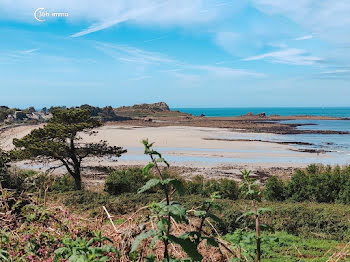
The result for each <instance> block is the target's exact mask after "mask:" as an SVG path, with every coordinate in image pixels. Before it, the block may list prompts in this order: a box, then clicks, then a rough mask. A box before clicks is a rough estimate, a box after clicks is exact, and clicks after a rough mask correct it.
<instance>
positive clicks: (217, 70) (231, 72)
mask: <svg viewBox="0 0 350 262" xmlns="http://www.w3.org/2000/svg"><path fill="white" fill-rule="evenodd" d="M189 68H192V69H196V70H203V71H206V72H207V73H210V74H214V75H215V76H218V77H233V78H235V77H258V78H260V77H266V76H267V75H266V74H263V73H256V72H252V71H248V70H244V69H235V68H230V67H223V66H212V65H190V66H189Z"/></svg>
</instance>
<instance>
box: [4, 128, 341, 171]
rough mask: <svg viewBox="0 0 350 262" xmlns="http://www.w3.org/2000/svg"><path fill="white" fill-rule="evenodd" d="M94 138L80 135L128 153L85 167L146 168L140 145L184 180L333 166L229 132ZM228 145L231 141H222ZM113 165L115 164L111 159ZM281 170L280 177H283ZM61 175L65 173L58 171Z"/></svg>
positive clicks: (146, 131) (112, 132) (103, 133)
mask: <svg viewBox="0 0 350 262" xmlns="http://www.w3.org/2000/svg"><path fill="white" fill-rule="evenodd" d="M38 127H39V126H19V127H15V128H10V129H6V130H4V131H3V132H2V133H1V134H0V144H1V146H2V147H3V148H4V149H6V150H10V149H12V148H13V145H12V140H13V138H20V137H23V136H24V135H26V134H28V133H29V132H30V131H31V130H33V129H34V128H38ZM96 131H98V133H97V134H96V135H92V136H89V135H87V134H82V135H81V136H82V138H83V141H89V142H97V141H100V140H106V141H107V142H108V143H109V144H110V145H115V146H122V147H124V148H126V149H127V150H128V152H127V153H126V154H124V155H123V156H122V157H121V158H119V159H117V160H118V161H113V159H112V160H111V159H107V158H104V159H97V158H90V159H86V161H85V162H84V163H83V164H84V166H85V167H96V166H109V167H116V166H130V165H144V164H145V163H147V162H148V158H147V157H146V156H145V155H144V154H143V145H142V143H141V141H142V140H143V139H146V138H147V139H149V141H152V142H155V145H154V147H155V149H156V150H158V151H160V152H161V153H162V154H164V156H165V157H166V158H167V159H168V161H169V162H170V164H171V165H172V166H175V167H178V168H180V169H181V170H182V173H185V174H188V175H189V174H191V175H196V174H201V175H205V176H207V177H223V176H224V177H232V178H237V176H238V175H239V172H240V170H241V169H243V168H248V169H251V170H253V171H255V172H256V173H259V172H260V173H271V170H273V172H276V170H277V171H278V170H279V172H280V173H281V172H282V173H283V172H284V171H286V172H287V173H290V172H291V171H292V170H293V169H294V168H297V167H305V166H306V165H307V164H310V163H332V161H334V162H335V163H336V161H337V159H336V158H334V156H332V155H331V154H327V153H323V154H315V153H307V152H298V151H297V148H296V147H295V146H293V145H288V144H278V143H272V142H271V143H270V142H259V141H232V140H235V139H242V138H243V140H244V138H251V137H252V136H254V135H256V134H254V133H247V132H243V133H241V132H235V131H232V129H228V128H209V127H193V126H159V127H147V126H125V125H118V124H109V125H105V126H102V127H101V128H98V129H97V130H96ZM272 136H277V135H276V134H269V133H259V137H260V138H261V137H263V138H264V140H269V139H270V138H271V137H272ZM225 139H228V140H229V141H226V140H225ZM114 160H115V159H114ZM18 165H19V166H20V167H22V168H33V169H42V168H44V169H45V168H48V167H50V166H51V165H47V166H42V165H38V164H35V163H34V164H33V163H29V162H28V161H26V162H22V163H19V164H18ZM281 170H282V171H281ZM61 171H62V172H65V170H63V169H61Z"/></svg>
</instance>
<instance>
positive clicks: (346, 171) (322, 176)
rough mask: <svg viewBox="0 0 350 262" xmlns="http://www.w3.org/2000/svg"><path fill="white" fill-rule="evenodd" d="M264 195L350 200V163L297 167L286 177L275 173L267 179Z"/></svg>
mask: <svg viewBox="0 0 350 262" xmlns="http://www.w3.org/2000/svg"><path fill="white" fill-rule="evenodd" d="M264 197H265V198H266V199H267V200H270V201H295V202H303V201H312V202H318V203H343V204H350V166H346V167H343V168H341V167H339V166H336V167H334V168H332V167H331V166H323V165H315V164H312V165H309V166H308V167H307V168H306V169H298V170H296V171H295V173H294V174H293V176H292V177H291V178H290V179H289V180H287V181H285V180H282V179H281V178H278V177H275V176H273V177H271V178H269V180H268V181H267V183H266V186H265V190H264Z"/></svg>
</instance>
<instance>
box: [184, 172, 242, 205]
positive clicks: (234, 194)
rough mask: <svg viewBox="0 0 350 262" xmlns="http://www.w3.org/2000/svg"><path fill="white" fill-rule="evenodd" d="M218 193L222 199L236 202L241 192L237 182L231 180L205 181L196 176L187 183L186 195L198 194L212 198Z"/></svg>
mask: <svg viewBox="0 0 350 262" xmlns="http://www.w3.org/2000/svg"><path fill="white" fill-rule="evenodd" d="M215 192H217V193H218V194H219V195H220V196H221V198H225V199H231V200H236V199H238V195H239V190H238V185H237V182H236V181H234V180H231V179H219V180H215V179H210V180H204V178H203V177H201V176H196V177H194V178H193V179H191V180H188V181H186V182H185V193H186V194H189V195H191V194H196V195H201V196H203V197H210V196H211V195H212V194H213V193H215Z"/></svg>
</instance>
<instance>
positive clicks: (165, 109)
mask: <svg viewBox="0 0 350 262" xmlns="http://www.w3.org/2000/svg"><path fill="white" fill-rule="evenodd" d="M115 112H116V114H117V115H119V116H124V117H132V118H144V117H162V116H189V115H190V114H187V113H182V112H179V111H172V110H170V108H169V106H168V105H167V104H166V103H165V102H158V103H154V104H138V105H133V106H122V107H118V108H116V109H115Z"/></svg>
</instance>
